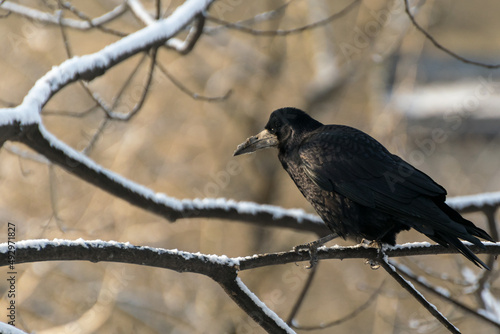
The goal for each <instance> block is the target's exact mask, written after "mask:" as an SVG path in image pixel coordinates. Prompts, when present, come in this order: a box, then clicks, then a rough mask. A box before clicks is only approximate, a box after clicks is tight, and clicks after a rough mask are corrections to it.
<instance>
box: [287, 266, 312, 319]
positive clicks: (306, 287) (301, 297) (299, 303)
mask: <svg viewBox="0 0 500 334" xmlns="http://www.w3.org/2000/svg"><path fill="white" fill-rule="evenodd" d="M318 266H319V263H317V264H316V265H315V266H313V267H312V268H311V270H310V272H309V276H308V277H307V280H306V283H305V284H304V287H303V288H302V291H301V292H300V295H299V298H297V301H296V302H295V304H294V305H293V308H292V311H291V312H290V315H289V316H288V319H287V320H286V323H287V324H288V325H290V326H293V325H292V323H293V319H295V316H296V315H297V313H298V312H299V309H300V307H301V306H302V304H303V302H304V300H305V297H306V294H307V292H308V291H309V288H310V287H311V286H312V284H311V283H312V281H313V279H314V276H315V275H316V272H317V271H318Z"/></svg>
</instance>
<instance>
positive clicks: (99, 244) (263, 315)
mask: <svg viewBox="0 0 500 334" xmlns="http://www.w3.org/2000/svg"><path fill="white" fill-rule="evenodd" d="M0 254H1V256H0V266H5V265H8V264H9V259H8V256H7V254H8V244H7V243H3V244H0ZM58 260H67V261H69V260H87V261H91V262H100V261H108V262H118V263H132V264H138V265H147V266H152V267H159V268H165V269H171V270H175V271H177V272H192V273H198V274H202V275H205V276H208V277H210V278H211V279H213V280H214V281H216V282H217V283H219V284H220V285H221V286H222V288H223V289H224V290H225V291H226V293H227V294H228V296H229V297H231V299H233V300H234V301H235V302H236V303H237V304H238V305H239V306H240V307H241V308H242V309H243V310H244V311H245V312H246V313H247V314H248V315H249V316H250V317H252V318H253V319H254V320H255V321H256V322H257V323H258V324H259V325H260V326H262V328H264V329H265V330H267V331H268V332H269V333H294V331H293V330H292V329H290V327H288V325H286V324H285V322H284V321H283V320H282V319H281V318H280V317H279V316H278V315H276V313H274V312H273V311H272V310H271V309H270V308H268V307H267V306H266V305H265V304H264V303H263V302H262V301H260V299H259V298H258V297H257V296H256V295H255V294H253V293H252V292H251V291H250V290H249V289H248V288H247V287H246V286H245V284H244V283H243V282H242V281H241V280H240V279H239V278H238V276H237V273H238V259H237V258H236V259H232V258H228V257H227V256H224V255H222V256H218V255H205V254H201V253H190V252H184V251H179V250H177V249H172V250H167V249H160V248H153V247H138V246H133V245H131V244H129V243H120V242H115V241H108V242H106V241H102V240H93V241H85V240H83V239H78V240H75V241H73V240H61V239H55V240H52V241H50V240H47V239H40V240H26V241H19V242H17V243H16V263H27V262H39V261H58Z"/></svg>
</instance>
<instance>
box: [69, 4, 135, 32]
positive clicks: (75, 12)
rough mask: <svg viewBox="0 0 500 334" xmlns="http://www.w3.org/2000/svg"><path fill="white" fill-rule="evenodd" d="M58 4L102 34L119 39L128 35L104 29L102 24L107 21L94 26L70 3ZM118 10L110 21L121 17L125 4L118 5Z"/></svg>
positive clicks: (125, 9)
mask: <svg viewBox="0 0 500 334" xmlns="http://www.w3.org/2000/svg"><path fill="white" fill-rule="evenodd" d="M59 3H60V6H61V7H62V8H64V9H67V10H69V11H70V12H72V13H73V14H75V15H76V16H78V17H79V18H80V19H82V20H83V21H86V22H88V23H89V25H90V26H91V27H93V28H96V29H98V30H101V31H102V32H104V33H107V34H111V35H115V36H119V37H124V36H127V35H128V34H127V33H125V32H122V31H118V30H116V29H111V28H107V27H105V26H104V25H103V24H104V23H107V22H109V21H103V20H101V22H98V23H99V24H97V25H95V23H94V22H93V20H92V18H90V17H88V16H87V15H86V14H85V13H83V12H82V11H80V10H78V9H77V8H76V7H75V6H73V5H72V4H71V3H69V2H62V1H59ZM117 8H119V9H120V10H119V11H117V13H116V16H113V17H111V18H110V20H111V19H113V20H114V19H117V18H118V17H120V16H121V15H123V14H124V13H125V12H126V11H127V7H126V6H125V3H122V4H121V5H120V7H117Z"/></svg>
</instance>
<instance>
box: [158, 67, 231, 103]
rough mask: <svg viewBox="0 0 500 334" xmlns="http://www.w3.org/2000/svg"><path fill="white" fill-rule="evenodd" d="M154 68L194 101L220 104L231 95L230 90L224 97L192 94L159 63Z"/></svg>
mask: <svg viewBox="0 0 500 334" xmlns="http://www.w3.org/2000/svg"><path fill="white" fill-rule="evenodd" d="M156 66H157V67H158V69H159V70H160V72H161V73H163V74H164V75H165V76H166V77H167V78H168V79H169V80H170V81H171V82H172V83H173V84H174V85H175V86H176V87H177V88H179V90H180V91H181V92H183V93H185V94H186V95H188V96H190V97H191V98H192V99H194V100H200V101H206V102H220V101H225V100H227V99H228V98H229V97H230V96H231V94H232V90H228V91H227V92H226V93H225V94H224V95H221V96H205V95H200V94H198V93H195V92H193V91H192V90H190V89H189V88H187V87H186V86H185V85H184V84H183V83H182V82H181V81H180V80H178V79H177V78H176V77H174V76H173V75H172V74H171V73H170V72H169V71H168V70H167V69H166V68H165V67H164V66H163V65H162V64H161V63H157V64H156Z"/></svg>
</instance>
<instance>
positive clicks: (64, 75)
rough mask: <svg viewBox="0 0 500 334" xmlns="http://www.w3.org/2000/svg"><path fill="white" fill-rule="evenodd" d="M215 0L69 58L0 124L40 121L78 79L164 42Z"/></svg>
mask: <svg viewBox="0 0 500 334" xmlns="http://www.w3.org/2000/svg"><path fill="white" fill-rule="evenodd" d="M213 1H215V0H188V1H186V2H185V3H184V4H182V5H181V6H179V7H178V8H177V9H176V10H175V12H173V13H172V15H170V16H169V17H167V18H166V19H164V20H160V21H156V22H154V23H153V24H151V25H149V26H147V27H145V28H143V29H141V30H139V31H137V32H135V33H133V34H130V35H128V36H126V37H124V38H122V39H120V40H118V41H116V42H115V43H113V44H110V45H108V46H106V47H105V48H103V49H102V50H100V51H98V52H96V53H93V54H89V55H85V56H81V57H77V56H76V57H73V58H71V59H68V60H66V61H65V62H63V63H62V64H61V65H59V66H55V67H53V68H52V70H50V71H49V72H48V73H47V74H45V75H44V76H43V77H42V78H40V79H39V80H38V81H37V82H36V83H35V85H34V86H33V88H31V90H30V91H29V93H28V94H27V95H26V96H25V98H24V100H23V102H22V104H21V105H19V106H18V107H15V108H9V109H4V110H0V125H3V124H12V122H15V121H18V122H20V123H22V124H33V123H40V120H39V118H38V114H39V112H40V111H41V110H42V108H43V106H45V104H46V103H47V102H48V101H49V99H50V98H51V97H52V96H53V95H54V94H55V93H57V92H58V91H59V90H60V89H62V88H63V87H65V86H67V85H68V84H70V83H72V82H74V81H76V80H80V79H81V80H86V81H90V80H92V79H94V78H96V77H97V76H100V75H102V74H104V73H105V72H106V71H107V70H108V69H110V68H111V67H113V66H114V65H116V64H118V63H120V62H122V61H123V60H125V59H127V58H129V57H131V56H133V55H135V54H137V53H139V52H142V51H146V50H149V49H151V48H155V47H158V46H161V45H163V44H164V43H165V42H166V41H167V40H168V39H170V38H172V37H173V36H175V35H176V34H177V33H179V32H180V31H181V30H182V29H183V28H184V27H185V26H186V25H188V24H189V23H190V22H191V21H193V20H194V18H195V17H197V16H198V15H199V14H201V13H202V12H203V11H205V10H206V9H207V8H208V7H209V6H210V4H211V3H212V2H213Z"/></svg>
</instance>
